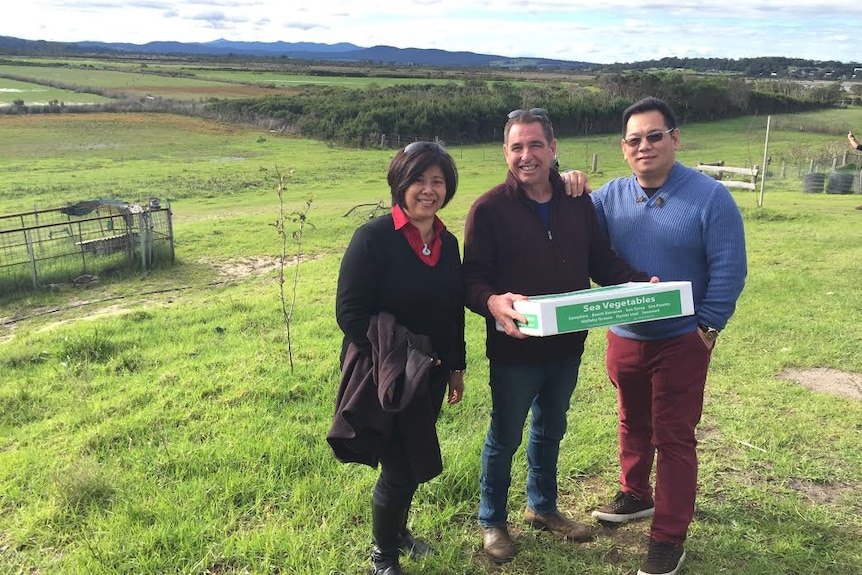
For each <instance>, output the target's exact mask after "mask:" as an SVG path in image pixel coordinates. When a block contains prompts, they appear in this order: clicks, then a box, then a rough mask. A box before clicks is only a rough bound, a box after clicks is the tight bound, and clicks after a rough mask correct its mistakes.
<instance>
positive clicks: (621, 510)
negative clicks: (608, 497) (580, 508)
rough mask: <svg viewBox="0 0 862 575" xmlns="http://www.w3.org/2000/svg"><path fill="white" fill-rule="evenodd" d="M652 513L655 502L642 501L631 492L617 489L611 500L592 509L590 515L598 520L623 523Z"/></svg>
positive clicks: (649, 515)
mask: <svg viewBox="0 0 862 575" xmlns="http://www.w3.org/2000/svg"><path fill="white" fill-rule="evenodd" d="M653 513H655V504H654V503H653V502H652V501H644V500H642V499H638V498H637V497H635V496H634V495H632V494H631V493H625V492H623V491H618V492H617V494H616V495H615V496H614V499H613V501H611V502H610V503H608V504H607V505H602V506H601V507H599V508H598V509H596V510H595V511H593V513H592V515H593V517H594V518H596V519H598V520H599V521H610V522H611V523H625V522H626V521H631V520H632V519H640V518H641V517H651V516H652V514H653Z"/></svg>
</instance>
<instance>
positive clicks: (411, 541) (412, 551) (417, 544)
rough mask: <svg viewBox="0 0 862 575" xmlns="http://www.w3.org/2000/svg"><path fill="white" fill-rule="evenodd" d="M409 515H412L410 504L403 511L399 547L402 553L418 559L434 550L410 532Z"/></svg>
mask: <svg viewBox="0 0 862 575" xmlns="http://www.w3.org/2000/svg"><path fill="white" fill-rule="evenodd" d="M408 515H410V507H409V506H408V507H407V508H405V509H404V511H403V513H402V519H401V529H399V531H398V548H399V549H400V550H401V553H402V554H404V555H407V556H408V557H410V559H413V560H414V561H415V560H416V559H419V558H421V557H425V556H426V555H430V554H431V553H433V552H434V551H433V550H432V549H431V546H430V545H428V544H427V543H425V542H424V541H422V540H421V539H417V538H416V537H413V534H412V533H410V529H408V528H407V517H408Z"/></svg>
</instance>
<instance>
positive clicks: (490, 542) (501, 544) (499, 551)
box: [482, 525, 515, 563]
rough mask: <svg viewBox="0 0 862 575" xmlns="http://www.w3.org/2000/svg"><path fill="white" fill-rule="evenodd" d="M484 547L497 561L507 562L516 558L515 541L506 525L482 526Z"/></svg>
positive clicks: (489, 555)
mask: <svg viewBox="0 0 862 575" xmlns="http://www.w3.org/2000/svg"><path fill="white" fill-rule="evenodd" d="M482 547H483V549H484V550H485V553H486V554H487V555H488V557H490V558H491V559H492V560H494V561H496V562H497V563H505V562H507V561H511V560H512V559H514V558H515V542H514V541H512V538H511V537H510V536H509V529H508V528H507V527H506V526H505V525H498V526H495V527H482Z"/></svg>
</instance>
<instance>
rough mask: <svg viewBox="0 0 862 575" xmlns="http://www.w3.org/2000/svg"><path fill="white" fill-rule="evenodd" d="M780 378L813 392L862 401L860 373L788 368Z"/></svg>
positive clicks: (828, 369)
mask: <svg viewBox="0 0 862 575" xmlns="http://www.w3.org/2000/svg"><path fill="white" fill-rule="evenodd" d="M778 377H779V378H780V379H784V380H786V381H790V382H793V383H795V384H797V385H801V386H802V387H804V388H806V389H810V390H811V391H819V392H824V393H831V394H832V395H837V396H839V397H846V398H849V399H855V400H856V401H862V374H860V373H853V372H849V371H839V370H837V369H830V368H827V367H816V368H812V369H796V368H787V369H785V370H784V371H782V372H781V373H780V374H778Z"/></svg>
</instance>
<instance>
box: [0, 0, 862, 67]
mask: <svg viewBox="0 0 862 575" xmlns="http://www.w3.org/2000/svg"><path fill="white" fill-rule="evenodd" d="M20 6H21V7H20V9H18V10H14V11H13V10H8V9H7V10H3V13H2V17H0V36H14V37H17V38H25V39H28V40H51V41H66V42H71V41H81V40H97V41H104V42H132V43H135V44H143V43H146V42H150V41H156V40H176V41H180V42H209V41H212V40H217V39H219V38H224V39H227V40H238V41H259V42H272V41H277V40H282V41H285V42H321V43H325V44H335V43H338V42H350V43H353V44H356V45H358V46H364V47H370V46H375V45H378V44H385V45H389V46H396V47H399V48H409V47H413V48H438V49H442V50H450V51H460V50H465V51H469V52H479V53H483V54H498V55H503V56H512V57H515V56H535V57H544V58H555V59H562V60H579V61H587V62H599V63H611V62H634V61H643V60H652V59H656V58H662V57H665V56H678V57H719V58H746V57H758V56H787V57H794V58H804V59H811V60H838V61H841V62H862V26H860V25H862V0H829V1H826V2H818V3H811V2H808V1H800V0H737V1H731V2H724V1H713V2H704V1H702V0H697V1H695V0H588V1H577V0H520V1H518V0H400V1H397V2H396V1H391V0H132V1H120V0H27V2H25V3H23V4H20Z"/></svg>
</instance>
